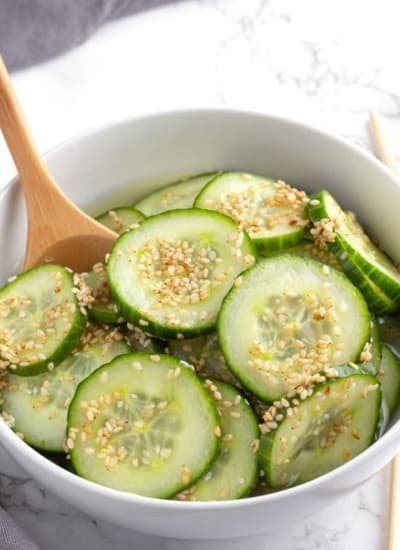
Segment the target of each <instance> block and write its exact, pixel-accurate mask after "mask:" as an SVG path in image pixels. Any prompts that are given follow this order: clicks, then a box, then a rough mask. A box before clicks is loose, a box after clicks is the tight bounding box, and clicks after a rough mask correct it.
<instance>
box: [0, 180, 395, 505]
mask: <svg viewBox="0 0 400 550" xmlns="http://www.w3.org/2000/svg"><path fill="white" fill-rule="evenodd" d="M97 219H98V221H99V222H100V223H103V224H105V225H107V226H108V227H110V228H111V229H113V230H114V231H115V232H116V233H117V234H118V238H117V240H116V242H115V244H114V246H113V248H112V250H111V251H110V253H109V254H108V255H107V257H106V258H105V259H104V262H100V263H98V264H96V265H95V266H93V268H92V269H91V270H90V271H89V272H87V273H72V271H71V270H70V269H69V268H68V266H61V265H54V264H45V265H41V266H39V267H36V268H34V269H31V270H29V271H27V272H25V273H21V274H20V275H18V276H14V277H11V278H10V279H9V281H8V282H7V284H5V286H3V287H2V288H0V407H1V415H2V418H3V420H4V421H5V422H6V423H7V424H8V425H9V426H10V428H12V429H13V430H14V431H15V432H16V434H17V435H18V436H20V437H21V438H23V439H24V440H25V441H26V442H27V443H28V444H29V445H32V446H33V447H35V448H36V449H38V450H39V451H41V452H44V453H47V455H46V456H51V457H52V459H54V460H58V461H60V460H61V461H64V463H65V464H67V465H68V466H67V467H68V468H70V469H72V470H73V471H74V472H75V473H76V474H78V475H80V476H82V477H84V478H86V479H88V480H90V481H93V482H95V483H99V484H102V485H105V486H107V487H111V488H114V489H118V490H121V491H128V492H133V493H136V494H139V495H143V496H147V497H154V498H171V499H176V500H180V501H204V500H214V501H215V500H227V499H238V498H242V497H244V496H252V495H259V494H263V493H266V492H269V491H273V490H278V489H283V488H287V487H290V486H293V485H296V484H299V483H303V482H306V481H309V480H311V479H314V478H316V477H318V476H320V475H322V474H324V473H327V472H329V471H331V470H333V469H334V468H337V467H339V466H341V465H343V464H345V463H347V462H348V461H349V460H351V459H352V458H354V457H355V456H357V455H358V454H359V453H361V452H362V451H363V450H364V449H366V448H367V447H368V446H369V445H371V444H372V443H373V442H374V441H375V440H376V439H377V438H378V437H379V436H380V434H381V433H382V431H383V430H384V429H385V426H386V425H387V423H388V421H389V418H390V415H392V414H393V413H394V411H395V410H396V408H397V406H398V403H399V401H400V316H399V317H398V318H397V317H396V312H397V311H398V310H399V309H400V273H399V272H398V270H397V268H396V267H395V265H394V264H393V262H392V261H391V260H390V258H388V257H387V256H386V255H385V253H384V251H383V250H381V249H380V248H379V247H378V246H377V245H376V244H375V243H374V242H373V241H372V240H371V239H370V238H369V237H368V235H367V234H366V233H365V231H364V229H363V228H362V226H361V225H360V223H359V222H358V221H357V219H356V217H355V215H354V214H353V213H351V212H349V211H346V210H343V209H342V207H341V206H340V205H339V204H338V202H337V201H336V200H335V198H334V197H333V196H332V195H331V194H330V193H329V191H327V190H321V191H320V192H318V193H315V194H312V195H310V194H308V193H306V192H305V191H303V190H300V189H296V188H295V187H293V186H291V185H289V184H288V183H286V182H284V181H281V180H275V179H272V178H268V177H263V176H259V175H254V174H248V173H242V172H216V173H210V174H200V175H197V176H194V177H192V178H189V179H186V180H182V181H179V182H175V183H173V184H170V185H168V186H167V187H165V188H163V189H161V190H158V191H156V192H153V193H151V194H150V195H148V196H146V197H145V198H143V199H142V200H141V201H139V202H138V203H136V204H134V205H129V204H125V205H119V206H118V207H115V208H113V209H111V210H109V211H107V212H105V213H103V214H101V215H100V216H98V218H97ZM48 453H51V455H49V454H48ZM57 457H61V458H59V459H57ZM65 459H66V462H65Z"/></svg>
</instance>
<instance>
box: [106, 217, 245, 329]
mask: <svg viewBox="0 0 400 550" xmlns="http://www.w3.org/2000/svg"><path fill="white" fill-rule="evenodd" d="M254 261H255V257H254V255H253V247H252V245H251V242H250V240H249V238H248V237H247V235H246V234H245V233H243V232H242V231H240V229H238V227H237V225H236V223H235V222H234V221H233V220H231V218H228V217H227V216H224V215H222V214H219V213H217V212H210V211H206V210H199V209H188V210H171V211H169V212H164V213H163V214H158V215H157V216H152V217H151V218H147V219H146V220H145V221H144V222H143V223H142V224H141V225H140V227H138V228H137V229H135V230H133V231H130V232H128V233H125V234H124V235H122V236H121V237H120V238H119V239H118V240H117V242H116V243H115V245H114V247H113V249H112V251H111V254H110V258H109V260H108V263H107V276H108V282H109V285H110V291H111V295H112V297H113V298H114V300H115V302H116V303H117V305H118V307H119V309H120V311H121V314H122V316H123V317H125V319H127V320H128V321H130V322H131V323H133V324H137V325H139V326H141V327H142V328H144V330H146V332H150V333H152V334H156V335H160V336H165V337H175V336H176V335H177V334H179V333H180V334H182V335H185V336H189V337H190V336H197V335H198V334H201V333H204V332H210V331H211V330H212V329H213V327H214V326H215V320H216V317H217V314H218V311H219V309H220V306H221V302H222V299H223V297H224V296H225V294H226V293H227V292H228V290H229V289H230V287H231V286H232V284H233V282H234V280H235V278H236V276H237V275H238V274H239V273H240V272H241V271H243V270H244V269H246V268H248V267H250V266H251V265H252V264H253V263H254Z"/></svg>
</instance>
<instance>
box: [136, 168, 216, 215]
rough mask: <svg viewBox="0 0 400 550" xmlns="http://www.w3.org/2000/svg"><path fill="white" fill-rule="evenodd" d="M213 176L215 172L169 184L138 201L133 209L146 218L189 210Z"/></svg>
mask: <svg viewBox="0 0 400 550" xmlns="http://www.w3.org/2000/svg"><path fill="white" fill-rule="evenodd" d="M215 175H216V173H215V172H213V173H210V174H199V175H198V176H194V177H192V178H189V179H186V180H181V181H177V182H175V183H172V184H169V185H167V186H166V187H163V188H162V189H159V190H158V191H155V192H154V193H151V194H150V195H148V196H147V197H145V198H144V199H142V200H141V201H139V202H138V203H137V204H136V205H135V207H136V208H137V209H138V210H140V212H143V214H145V215H146V216H154V215H155V214H161V212H166V211H167V210H176V209H177V208H191V207H192V206H193V203H194V200H195V198H196V197H197V195H198V194H199V193H200V191H201V189H202V188H203V187H204V186H205V185H206V183H208V182H209V181H210V180H211V179H212V178H213V177H214V176H215Z"/></svg>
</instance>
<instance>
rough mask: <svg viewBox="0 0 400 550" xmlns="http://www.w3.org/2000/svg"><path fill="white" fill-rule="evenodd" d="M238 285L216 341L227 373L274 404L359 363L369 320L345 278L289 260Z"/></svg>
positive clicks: (279, 259) (272, 263) (259, 268)
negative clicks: (339, 368)
mask: <svg viewBox="0 0 400 550" xmlns="http://www.w3.org/2000/svg"><path fill="white" fill-rule="evenodd" d="M240 280H241V283H240V284H239V286H234V287H233V288H232V290H231V291H230V292H229V294H228V295H227V297H226V298H225V300H224V302H223V304H222V308H221V311H220V314H219V318H218V335H219V341H220V345H221V349H222V352H223V354H224V356H225V360H226V362H227V364H228V366H229V368H230V369H231V370H232V371H233V373H234V374H235V375H236V376H237V378H238V379H239V380H240V382H241V383H242V384H243V386H245V387H246V388H247V389H249V390H250V391H252V392H253V393H254V394H255V395H256V396H258V397H259V398H260V399H262V400H264V401H274V400H275V399H279V398H280V397H282V396H283V395H285V394H287V393H288V392H289V391H290V390H291V389H292V388H294V387H296V386H299V385H303V384H306V385H308V384H309V383H311V381H312V378H313V376H314V375H316V376H319V373H320V372H321V371H323V370H324V369H330V367H334V366H336V365H340V364H342V363H346V362H348V361H357V360H358V358H359V355H360V353H361V351H362V349H363V347H364V344H365V342H366V341H367V339H368V337H369V334H370V315H369V312H368V308H367V305H366V303H365V300H364V298H363V297H362V295H361V293H360V292H359V291H358V290H357V288H355V287H354V286H353V285H352V284H351V283H350V281H348V279H347V278H346V277H345V276H344V275H342V274H341V273H339V272H338V271H336V270H335V269H333V268H331V267H329V266H327V265H322V264H321V263H320V262H316V261H315V260H311V259H308V258H300V257H297V256H293V255H291V254H286V255H281V256H276V257H274V258H265V259H263V260H261V261H260V262H259V263H258V264H257V265H256V266H255V267H253V268H252V269H249V270H248V271H247V272H246V273H244V274H243V275H242V276H241V278H240ZM354 319H357V323H355V322H354Z"/></svg>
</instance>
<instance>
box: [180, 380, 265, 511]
mask: <svg viewBox="0 0 400 550" xmlns="http://www.w3.org/2000/svg"><path fill="white" fill-rule="evenodd" d="M205 387H206V388H207V389H208V391H209V392H210V394H211V396H212V397H213V399H214V402H215V405H216V407H217V410H218V412H219V415H220V423H221V448H220V451H219V455H218V456H217V458H216V459H215V461H214V462H213V464H212V466H211V468H210V470H209V471H208V472H207V473H206V474H205V475H203V477H201V478H200V479H199V480H198V481H197V482H196V483H195V484H194V485H192V486H191V487H189V489H186V490H185V491H183V492H182V493H180V494H179V495H177V498H178V499H179V500H190V501H193V500H231V499H235V498H241V497H242V496H245V495H247V494H248V493H249V492H250V491H251V490H252V489H253V488H254V487H255V485H256V483H257V481H258V447H259V439H258V438H259V431H258V424H257V418H256V416H255V414H254V412H253V411H252V409H251V407H250V405H249V404H248V403H247V402H246V400H245V399H244V398H243V396H242V395H241V394H240V393H239V392H238V391H237V389H236V388H233V387H232V386H229V385H228V384H224V383H222V382H219V381H217V380H206V381H205Z"/></svg>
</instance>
